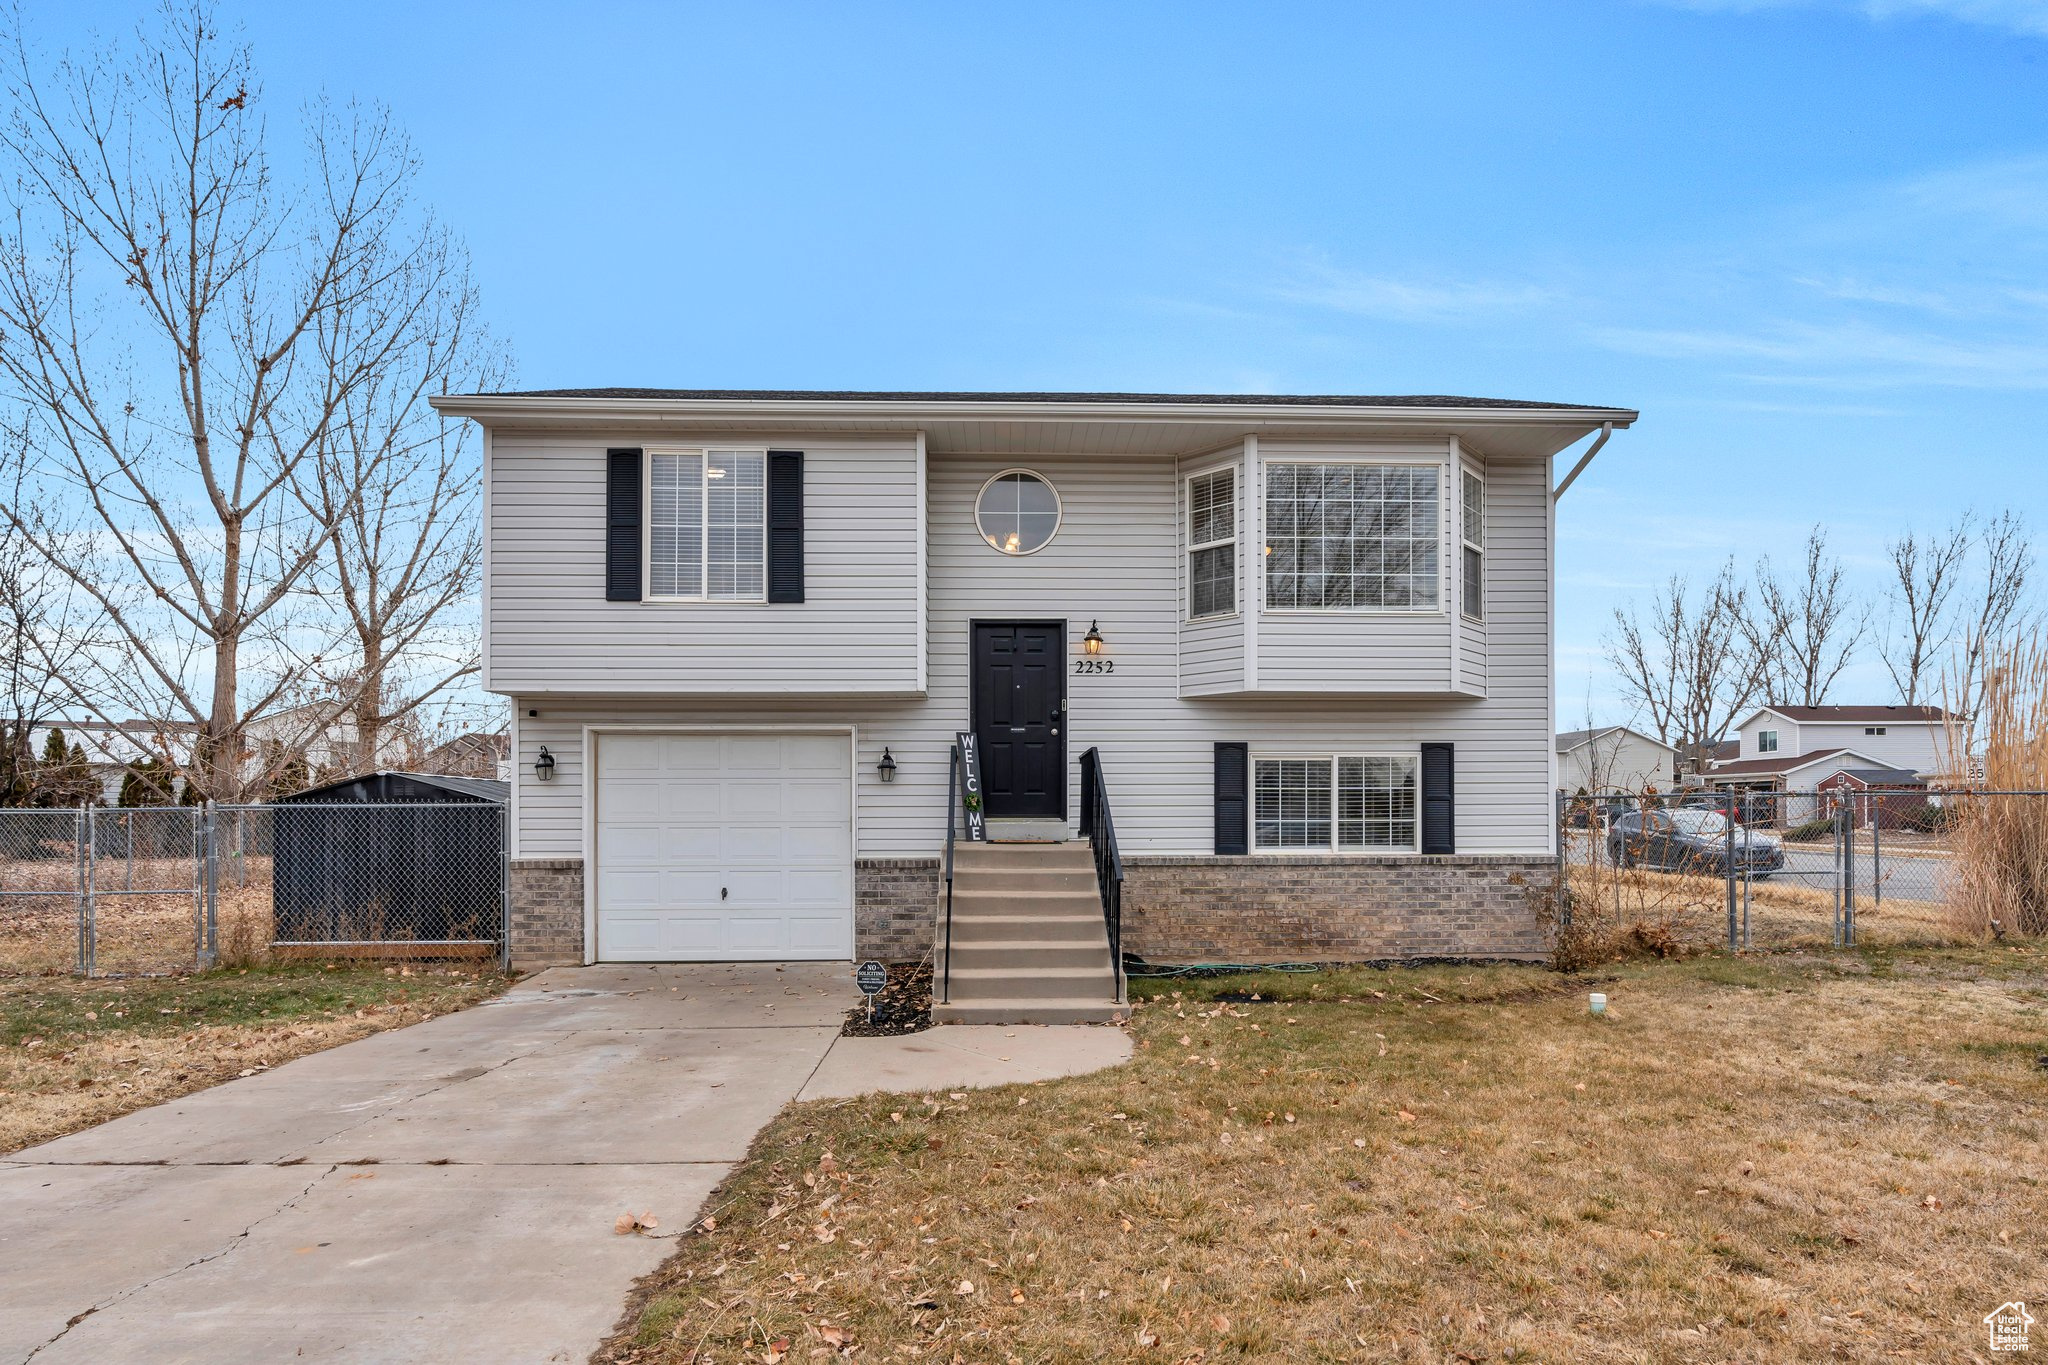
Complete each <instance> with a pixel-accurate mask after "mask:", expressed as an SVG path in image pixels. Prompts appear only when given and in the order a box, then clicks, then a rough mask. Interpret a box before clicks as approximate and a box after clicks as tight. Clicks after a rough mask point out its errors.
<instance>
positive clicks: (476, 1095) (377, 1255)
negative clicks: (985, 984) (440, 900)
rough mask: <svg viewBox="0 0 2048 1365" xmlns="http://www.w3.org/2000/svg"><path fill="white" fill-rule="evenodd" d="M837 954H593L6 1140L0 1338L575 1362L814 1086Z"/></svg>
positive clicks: (208, 1350) (849, 994) (829, 1022)
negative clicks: (457, 1009) (336, 1042)
mask: <svg viewBox="0 0 2048 1365" xmlns="http://www.w3.org/2000/svg"><path fill="white" fill-rule="evenodd" d="M857 1000H858V996H857V995H856V993H855V992H854V990H853V987H852V982H851V981H850V979H849V975H848V972H847V969H846V967H845V965H844V964H841V963H818V964H802V965H790V966H787V967H786V968H782V969H778V968H776V967H775V966H774V965H773V964H758V965H754V964H749V965H739V966H730V965H718V966H702V967H588V968H581V969H565V970H558V971H551V972H545V973H542V974H541V975H539V976H537V977H534V978H533V979H531V980H530V981H527V982H523V983H521V984H520V985H519V986H517V987H515V988H514V989H513V990H512V991H510V992H508V993H507V994H506V995H505V996H503V997H501V998H500V999H498V1000H496V1001H493V1002H491V1003H490V1004H487V1005H482V1006H479V1007H477V1008H476V1009H472V1010H467V1011H464V1012H462V1013H460V1014H453V1015H448V1016H446V1017H444V1018H440V1019H435V1020H432V1021H430V1022H428V1023H425V1024H420V1025H416V1026H414V1027H412V1028H408V1029H401V1030H397V1031H395V1032H391V1033H382V1034H378V1035H377V1036H375V1037H372V1038H367V1039H364V1040H363V1041H361V1042H358V1043H351V1044H348V1045H347V1046H345V1047H339V1048H335V1049H333V1050H332V1051H329V1052H323V1053H318V1054H316V1055H314V1056H311V1057H304V1058H301V1059H299V1060H298V1061H295V1062H291V1063H289V1064H287V1065H285V1066H281V1067H278V1068H277V1069H275V1070H273V1071H269V1072H265V1073H264V1074H262V1075H260V1076H253V1077H250V1078H248V1079H245V1080H239V1081H231V1082H229V1083H228V1084H226V1085H222V1086H217V1087H215V1088H213V1089H211V1090H205V1091H201V1092H199V1093H197V1094H194V1095H189V1096H187V1097H185V1098H184V1099H181V1100H175V1101H172V1102H170V1103H167V1104H163V1105H159V1106H158V1107H156V1108H154V1109H147V1110H143V1111H140V1112H138V1113H135V1114H130V1115H128V1116H127V1117H125V1118H120V1119H116V1120H114V1121H113V1122H111V1123H107V1124H102V1125H101V1126H100V1127H98V1128H94V1129H91V1130H89V1131H86V1132H83V1133H78V1134H74V1135H73V1136H71V1137H67V1138H60V1139H58V1140H57V1141H55V1142H51V1143H47V1144H45V1145H43V1146H41V1147H36V1148H31V1149H30V1150H28V1151H26V1152H21V1153H18V1154H16V1155H15V1156H12V1157H8V1158H0V1361H9V1362H11V1361H24V1360H29V1359H31V1358H32V1359H34V1360H35V1361H37V1362H38V1365H59V1363H60V1362H85V1361H91V1362H100V1363H102V1365H113V1363H114V1362H124V1361H137V1362H140V1361H147V1362H151V1365H174V1363H175V1362H202V1361H203V1362H208V1363H209V1365H239V1363H240V1362H252V1363H253V1362H264V1363H265V1365H268V1363H269V1362H273V1361H348V1362H351V1365H355V1363H357V1362H385V1361H389V1362H401V1361H402V1362H407V1363H408V1365H413V1363H415V1362H418V1363H421V1365H424V1363H426V1362H470V1361H475V1362H493V1363H494V1365H495V1363H496V1362H505V1363H506V1365H517V1363H519V1362H529V1361H536V1362H537V1361H581V1360H583V1359H585V1358H586V1357H587V1356H588V1355H589V1353H590V1351H591V1350H592V1349H593V1348H594V1347H595V1346H596V1345H597V1343H598V1341H599V1340H600V1339H601V1338H602V1337H603V1335H604V1334H605V1333H606V1332H607V1331H608V1330H609V1329H610V1328H611V1327H612V1325H613V1324H614V1322H615V1321H616V1320H617V1318H618V1315H619V1312H620V1308H621V1306H622V1305H623V1303H624V1301H625V1298H626V1294H627V1291H628V1288H629V1287H630V1285H631V1283H632V1281H633V1280H634V1279H635V1278H636V1277H638V1276H640V1275H644V1274H646V1273H647V1272H648V1271H650V1270H652V1269H654V1267H655V1266H656V1265H657V1264H659V1263H660V1261H661V1260H662V1258H663V1257H664V1256H665V1255H666V1254H667V1252H668V1250H669V1248H670V1244H669V1242H668V1241H667V1240H665V1239H652V1238H643V1237H637V1236H626V1237H621V1236H618V1235H616V1234H615V1233H614V1232H613V1231H612V1223H613V1221H614V1220H615V1219H616V1218H617V1217H618V1215H619V1214H621V1213H623V1212H625V1211H627V1210H628V1209H631V1210H633V1211H636V1212H638V1211H641V1210H652V1211H653V1212H654V1213H655V1214H656V1215H657V1216H658V1217H659V1219H660V1221H661V1228H660V1231H661V1232H663V1233H673V1232H675V1231H677V1230H680V1229H681V1228H683V1227H685V1226H687V1225H688V1224H689V1223H690V1222H692V1221H693V1220H694V1218H695V1216H696V1215H697V1212H698V1210H699V1208H700V1206H701V1205H702V1203H703V1201H704V1199H705V1196H706V1195H707V1194H708V1193H709V1192H710V1190H711V1188H712V1187H713V1186H714V1185H716V1184H717V1183H718V1181H719V1180H720V1179H721V1178H723V1177H724V1175H725V1174H726V1172H727V1171H728V1170H730V1169H731V1167H732V1165H733V1164H734V1163H735V1162H737V1161H738V1160H739V1159H740V1158H741V1157H742V1156H744V1155H745V1153H746V1150H747V1146H748V1144H749V1143H750V1142H751V1141H752V1139H753V1137H754V1134H755V1133H756V1132H757V1131H759V1129H760V1128H761V1126H762V1125H763V1124H765V1123H766V1122H767V1121H768V1120H769V1119H770V1118H772V1117H773V1116H774V1114H775V1113H776V1111H777V1110H779V1109H781V1108H782V1106H783V1105H784V1104H785V1103H787V1102H788V1101H789V1100H790V1099H791V1098H792V1097H793V1096H795V1095H796V1094H797V1093H798V1092H799V1091H800V1090H802V1089H803V1087H804V1085H805V1084H806V1082H807V1081H808V1080H809V1079H810V1077H811V1075H812V1073H813V1072H814V1071H815V1070H816V1069H817V1067H818V1064H819V1062H820V1060H821V1059H822V1058H823V1057H824V1056H825V1054H826V1052H827V1050H828V1049H829V1048H830V1047H831V1046H832V1042H833V1039H834V1038H835V1037H836V1035H837V1033H838V1030H839V1024H840V1020H841V1016H842V1014H843V1012H844V1011H845V1010H846V1009H847V1008H849V1007H850V1006H851V1005H853V1004H854V1003H855V1002H856V1001H857Z"/></svg>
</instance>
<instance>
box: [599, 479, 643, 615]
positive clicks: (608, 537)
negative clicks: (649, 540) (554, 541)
mask: <svg viewBox="0 0 2048 1365" xmlns="http://www.w3.org/2000/svg"><path fill="white" fill-rule="evenodd" d="M604 455H605V476H604V600H605V601H607V602H638V601H639V600H640V452H639V451H638V450H607V451H606V452H605V453H604Z"/></svg>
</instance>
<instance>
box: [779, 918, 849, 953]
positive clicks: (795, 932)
mask: <svg viewBox="0 0 2048 1365" xmlns="http://www.w3.org/2000/svg"><path fill="white" fill-rule="evenodd" d="M845 932H846V926H845V925H844V924H842V923H841V922H840V921H839V918H838V917H837V916H836V915H818V916H811V917H805V916H801V915H792V916H791V917H790V919H789V951H790V954H791V955H792V956H796V955H798V954H806V955H810V956H815V957H831V956H834V955H835V954H836V953H838V952H841V951H844V950H843V949H841V948H840V946H839V945H840V943H841V941H842V936H843V935H844V934H845Z"/></svg>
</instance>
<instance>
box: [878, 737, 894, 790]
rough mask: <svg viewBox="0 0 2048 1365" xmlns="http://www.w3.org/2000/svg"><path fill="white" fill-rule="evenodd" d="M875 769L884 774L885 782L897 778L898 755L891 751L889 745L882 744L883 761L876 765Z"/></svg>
mask: <svg viewBox="0 0 2048 1365" xmlns="http://www.w3.org/2000/svg"><path fill="white" fill-rule="evenodd" d="M875 771H876V772H878V773H880V774H881V775H882V780H883V781H884V782H894V781H895V780H896V756H895V755H894V754H892V753H890V752H889V746H888V745H886V744H884V745H883V746H882V761H881V762H880V763H877V764H876V765H875Z"/></svg>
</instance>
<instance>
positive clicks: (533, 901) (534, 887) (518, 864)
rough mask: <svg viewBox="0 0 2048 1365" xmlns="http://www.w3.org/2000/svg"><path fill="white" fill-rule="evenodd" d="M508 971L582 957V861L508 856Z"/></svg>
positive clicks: (571, 961) (570, 963)
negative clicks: (510, 924) (510, 926)
mask: <svg viewBox="0 0 2048 1365" xmlns="http://www.w3.org/2000/svg"><path fill="white" fill-rule="evenodd" d="M511 892H512V944H511V949H512V954H511V955H512V970H513V971H516V972H531V971H538V970H540V969H541V968H542V967H562V966H574V965H576V964H577V963H580V962H582V961H583V860H582V859H581V858H514V859H513V860H512V886H511Z"/></svg>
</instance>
